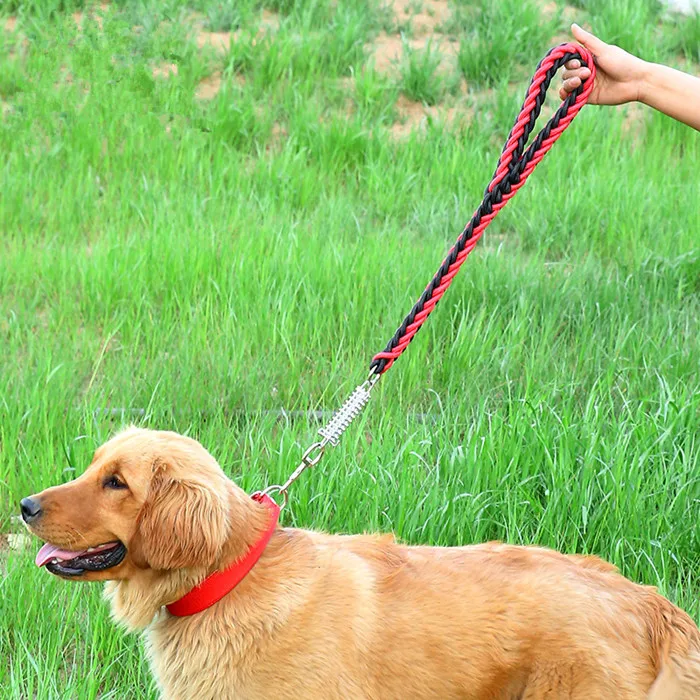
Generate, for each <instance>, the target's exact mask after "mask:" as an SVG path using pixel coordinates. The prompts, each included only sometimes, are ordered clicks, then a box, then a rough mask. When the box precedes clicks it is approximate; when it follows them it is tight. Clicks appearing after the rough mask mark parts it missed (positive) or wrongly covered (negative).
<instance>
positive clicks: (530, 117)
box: [370, 43, 596, 376]
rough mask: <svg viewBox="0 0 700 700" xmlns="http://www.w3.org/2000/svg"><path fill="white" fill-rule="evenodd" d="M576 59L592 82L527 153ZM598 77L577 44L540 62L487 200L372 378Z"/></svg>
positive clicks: (373, 367) (402, 345)
mask: <svg viewBox="0 0 700 700" xmlns="http://www.w3.org/2000/svg"><path fill="white" fill-rule="evenodd" d="M572 59H578V60H579V61H580V62H581V65H582V66H587V67H588V68H589V69H590V71H591V75H590V77H589V78H587V79H586V80H585V81H584V82H583V83H582V84H581V85H580V86H579V87H578V88H576V90H574V91H573V92H571V93H570V94H569V95H568V96H567V98H566V99H565V100H564V101H563V102H562V103H561V105H560V106H559V108H558V109H557V111H556V112H555V113H554V115H553V116H552V117H551V118H550V120H549V121H548V122H547V123H546V124H545V126H544V127H543V128H542V130H541V131H540V132H539V133H538V134H537V136H536V137H535V139H534V140H533V142H532V144H531V145H530V147H529V148H528V149H527V150H525V146H526V144H527V141H528V138H529V136H530V134H531V133H532V130H533V129H534V127H535V123H536V121H537V117H538V116H539V114H540V112H541V111H542V105H543V104H544V100H545V97H546V94H547V88H548V87H549V85H550V83H551V82H552V79H553V78H554V76H555V74H556V72H557V71H558V70H559V69H560V68H561V67H562V66H563V65H564V64H565V63H568V62H569V61H571V60H572ZM595 73H596V67H595V63H594V61H593V56H592V55H591V54H590V52H589V51H588V50H587V49H586V48H584V47H583V46H579V45H578V44H572V43H566V44H561V45H559V46H556V47H554V48H553V49H551V50H550V51H549V53H548V54H547V55H546V56H545V57H544V58H543V59H542V61H540V64H539V65H538V66H537V70H536V71H535V75H534V77H533V78H532V81H531V83H530V86H529V87H528V89H527V94H526V96H525V101H524V103H523V106H522V108H521V110H520V113H519V114H518V117H517V119H516V120H515V124H514V125H513V128H512V129H511V132H510V134H509V135H508V139H507V140H506V144H505V146H504V147H503V152H502V153H501V157H500V159H499V161H498V166H497V167H496V172H495V173H494V175H493V178H492V179H491V182H490V183H489V186H488V187H487V188H486V192H485V194H484V199H483V201H482V202H481V204H480V205H479V207H478V209H477V210H476V211H475V212H474V215H473V216H472V218H471V221H469V223H468V224H467V225H466V226H465V227H464V230H463V231H462V233H461V234H460V236H459V238H458V239H457V242H456V243H455V244H454V246H453V247H452V249H451V250H450V252H449V253H448V254H447V257H446V258H445V259H444V260H443V262H442V265H441V266H440V268H439V269H438V271H437V272H436V273H435V275H434V276H433V278H432V279H431V280H430V283H429V284H428V286H427V287H426V289H425V291H424V292H423V294H421V296H420V298H419V299H418V301H417V302H416V303H415V304H414V306H413V308H412V309H411V310H410V312H409V313H408V315H407V316H406V318H404V320H403V322H402V323H401V325H400V326H399V327H398V329H397V330H396V333H394V336H393V337H392V338H391V340H390V341H389V342H388V343H387V345H386V347H385V348H384V350H382V352H379V353H377V354H376V355H375V356H374V357H373V358H372V362H371V363H370V372H371V373H373V374H376V375H379V376H381V375H382V374H384V373H385V372H386V371H387V370H388V369H389V368H390V367H391V366H392V365H393V364H394V362H396V360H398V359H399V357H400V356H401V354H402V353H403V351H404V350H405V349H406V348H407V347H408V344H409V343H410V342H411V341H412V340H413V338H414V337H415V335H416V333H418V331H419V330H420V328H421V326H422V325H423V324H424V323H425V321H426V320H427V318H428V316H430V314H431V312H432V311H433V309H434V308H435V306H436V305H437V303H438V302H439V301H440V299H442V296H443V295H444V294H445V292H446V291H447V289H448V287H449V286H450V284H451V283H452V280H453V279H454V278H455V275H456V274H457V273H458V272H459V269H460V267H461V266H462V263H464V261H465V260H466V258H467V256H468V255H469V253H471V252H472V250H474V248H475V246H476V244H477V242H478V241H479V239H480V238H481V236H482V234H483V233H484V231H485V230H486V228H487V227H488V225H489V224H490V223H491V222H492V221H493V220H494V219H495V218H496V215H497V214H498V212H499V211H500V210H501V209H502V208H503V207H504V206H505V205H506V204H507V203H508V201H509V200H510V199H511V197H513V196H514V195H515V193H516V192H517V191H518V190H519V189H520V188H521V187H522V186H523V185H524V184H525V180H527V178H528V176H529V175H530V173H532V171H533V170H534V169H535V167H536V166H537V164H538V163H539V162H540V161H541V160H542V159H543V158H544V157H545V155H546V154H547V152H548V151H549V149H550V148H551V147H552V146H553V145H554V142H555V141H556V140H557V139H558V138H559V137H560V136H561V135H562V133H563V132H564V130H565V129H566V128H567V127H568V126H569V124H571V122H572V121H573V119H574V117H575V116H576V115H577V114H578V113H579V111H580V110H581V107H583V105H584V104H586V102H587V101H588V98H589V96H590V94H591V90H593V83H594V81H595Z"/></svg>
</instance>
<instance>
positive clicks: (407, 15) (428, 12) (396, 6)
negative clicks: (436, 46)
mask: <svg viewBox="0 0 700 700" xmlns="http://www.w3.org/2000/svg"><path fill="white" fill-rule="evenodd" d="M385 6H386V7H388V8H389V9H390V10H391V11H392V12H393V14H394V17H395V18H396V21H397V23H398V25H399V27H405V26H407V25H408V26H410V30H411V34H412V35H413V36H424V35H426V34H434V33H435V32H436V30H437V29H438V27H441V26H442V25H444V24H445V22H447V20H448V19H449V18H450V8H449V6H448V4H447V0H422V2H420V1H419V2H416V0H389V1H388V2H387V3H386V5H385Z"/></svg>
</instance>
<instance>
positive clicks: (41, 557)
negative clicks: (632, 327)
mask: <svg viewBox="0 0 700 700" xmlns="http://www.w3.org/2000/svg"><path fill="white" fill-rule="evenodd" d="M114 546H115V545H114V543H111V544H101V545H100V546H99V547H93V548H91V551H90V552H88V551H87V549H82V550H80V551H78V552H72V551H70V550H69V549H60V548H59V547H57V546H56V545H55V544H49V543H48V542H47V543H46V544H45V545H44V546H43V547H42V548H41V549H40V550H39V552H38V553H37V555H36V559H35V560H34V562H35V563H36V565H37V566H44V564H46V562H47V561H51V560H52V559H60V560H61V561H70V560H71V559H75V558H76V557H82V556H84V555H86V554H96V553H97V552H101V551H103V550H105V549H111V548H112V547H114Z"/></svg>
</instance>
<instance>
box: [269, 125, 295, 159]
mask: <svg viewBox="0 0 700 700" xmlns="http://www.w3.org/2000/svg"><path fill="white" fill-rule="evenodd" d="M288 137H289V132H288V131H287V127H285V126H284V125H283V124H280V123H279V122H275V123H274V124H273V125H272V130H271V131H270V140H269V141H268V143H267V145H266V146H265V150H266V151H267V152H268V153H270V152H271V151H279V150H280V148H281V146H282V144H283V143H284V142H285V141H286V140H287V138H288Z"/></svg>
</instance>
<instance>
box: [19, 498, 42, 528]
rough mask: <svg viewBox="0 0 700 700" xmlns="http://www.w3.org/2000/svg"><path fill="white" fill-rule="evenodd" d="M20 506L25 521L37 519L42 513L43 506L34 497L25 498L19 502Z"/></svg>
mask: <svg viewBox="0 0 700 700" xmlns="http://www.w3.org/2000/svg"><path fill="white" fill-rule="evenodd" d="M19 508H20V510H21V511H22V520H24V522H25V523H29V522H31V521H32V520H36V519H37V518H38V517H39V516H40V515H41V506H40V505H39V503H38V501H35V500H34V499H33V498H29V497H27V498H23V499H22V500H21V501H20V502H19Z"/></svg>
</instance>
